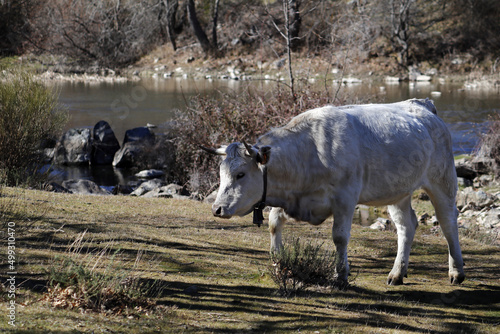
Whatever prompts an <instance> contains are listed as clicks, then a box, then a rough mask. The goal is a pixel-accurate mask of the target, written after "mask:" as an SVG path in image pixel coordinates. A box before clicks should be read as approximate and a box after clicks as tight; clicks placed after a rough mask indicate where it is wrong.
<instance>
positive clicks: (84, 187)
mask: <svg viewBox="0 0 500 334" xmlns="http://www.w3.org/2000/svg"><path fill="white" fill-rule="evenodd" d="M62 186H63V187H64V188H66V189H68V190H69V191H70V192H71V193H73V194H83V195H111V193H110V192H109V191H107V190H104V189H102V188H101V187H99V186H98V185H97V184H96V183H95V182H92V181H89V180H66V181H64V182H63V184H62Z"/></svg>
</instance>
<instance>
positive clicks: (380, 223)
mask: <svg viewBox="0 0 500 334" xmlns="http://www.w3.org/2000/svg"><path fill="white" fill-rule="evenodd" d="M390 226H391V221H390V220H389V219H387V218H382V217H379V218H377V219H376V220H375V222H374V223H373V224H371V225H370V228H371V229H372V230H379V231H387V230H388V229H389V228H390Z"/></svg>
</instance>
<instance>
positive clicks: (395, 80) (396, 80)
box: [384, 76, 402, 84]
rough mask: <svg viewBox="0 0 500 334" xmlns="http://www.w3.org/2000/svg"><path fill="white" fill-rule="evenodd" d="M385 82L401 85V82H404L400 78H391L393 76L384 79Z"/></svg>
mask: <svg viewBox="0 0 500 334" xmlns="http://www.w3.org/2000/svg"><path fill="white" fill-rule="evenodd" d="M384 81H385V82H386V83H397V84H399V82H400V81H402V79H401V78H400V77H391V76H386V77H385V78H384Z"/></svg>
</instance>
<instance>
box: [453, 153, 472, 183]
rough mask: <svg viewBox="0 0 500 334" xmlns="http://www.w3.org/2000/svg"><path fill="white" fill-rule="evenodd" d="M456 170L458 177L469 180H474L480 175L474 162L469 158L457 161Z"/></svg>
mask: <svg viewBox="0 0 500 334" xmlns="http://www.w3.org/2000/svg"><path fill="white" fill-rule="evenodd" d="M455 170H456V171H457V176H458V177H463V178H465V179H469V180H472V179H474V178H475V177H476V176H477V174H478V173H477V171H476V169H475V168H474V166H473V164H472V162H471V161H470V159H468V158H461V159H457V160H455Z"/></svg>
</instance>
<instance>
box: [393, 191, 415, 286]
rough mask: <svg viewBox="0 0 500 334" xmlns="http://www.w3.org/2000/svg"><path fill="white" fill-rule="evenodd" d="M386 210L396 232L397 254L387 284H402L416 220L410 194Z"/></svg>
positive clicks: (406, 270)
mask: <svg viewBox="0 0 500 334" xmlns="http://www.w3.org/2000/svg"><path fill="white" fill-rule="evenodd" d="M388 210H389V214H390V215H391V218H392V220H393V221H394V224H395V225H396V229H397V233H398V254H397V256H396V260H395V261H394V267H393V268H392V270H391V272H390V273H389V276H388V277H387V284H389V285H400V284H403V277H407V272H408V261H409V258H410V249H411V244H412V242H413V237H414V236H415V230H416V228H417V223H418V221H417V217H416V216H415V212H414V211H413V209H412V208H411V196H410V195H409V196H407V197H405V198H404V199H402V200H401V201H399V202H398V203H397V204H394V205H390V206H389V207H388Z"/></svg>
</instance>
